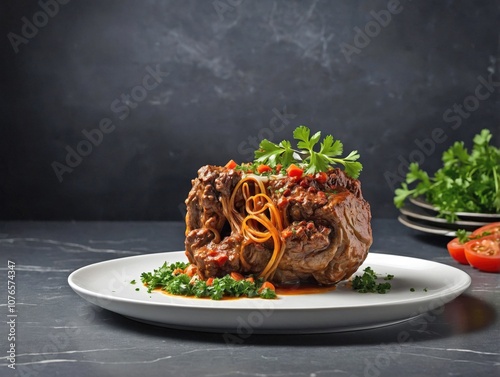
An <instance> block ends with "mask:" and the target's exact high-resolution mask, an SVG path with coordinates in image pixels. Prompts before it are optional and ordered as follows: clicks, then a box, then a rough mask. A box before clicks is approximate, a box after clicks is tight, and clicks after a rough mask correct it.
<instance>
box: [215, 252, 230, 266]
mask: <svg viewBox="0 0 500 377" xmlns="http://www.w3.org/2000/svg"><path fill="white" fill-rule="evenodd" d="M228 259H229V258H228V257H227V255H225V254H219V255H218V256H217V257H215V258H214V259H213V260H214V262H215V263H217V264H218V265H219V267H222V266H223V265H224V263H226V262H227V260H228Z"/></svg>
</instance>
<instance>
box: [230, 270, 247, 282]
mask: <svg viewBox="0 0 500 377" xmlns="http://www.w3.org/2000/svg"><path fill="white" fill-rule="evenodd" d="M231 277H232V278H233V279H234V280H236V281H240V280H244V279H245V277H244V276H243V275H242V274H240V273H239V272H234V271H233V272H231Z"/></svg>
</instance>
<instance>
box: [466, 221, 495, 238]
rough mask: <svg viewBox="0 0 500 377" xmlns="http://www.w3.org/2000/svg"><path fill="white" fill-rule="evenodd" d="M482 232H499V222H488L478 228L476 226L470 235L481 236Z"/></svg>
mask: <svg viewBox="0 0 500 377" xmlns="http://www.w3.org/2000/svg"><path fill="white" fill-rule="evenodd" d="M483 233H490V234H496V233H500V222H496V223H490V224H487V225H484V226H482V227H480V228H477V229H476V230H475V231H473V232H472V236H481V235H482V234H483Z"/></svg>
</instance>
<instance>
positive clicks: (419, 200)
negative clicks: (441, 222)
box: [409, 196, 500, 220]
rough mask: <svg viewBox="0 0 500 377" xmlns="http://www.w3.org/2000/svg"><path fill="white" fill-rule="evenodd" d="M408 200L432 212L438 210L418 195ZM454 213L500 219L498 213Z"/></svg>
mask: <svg viewBox="0 0 500 377" xmlns="http://www.w3.org/2000/svg"><path fill="white" fill-rule="evenodd" d="M409 200H410V202H411V203H413V204H415V205H416V206H418V207H421V208H425V209H430V210H432V211H434V212H439V210H438V209H437V208H436V207H435V206H434V205H432V204H431V203H429V202H428V201H426V200H425V199H424V198H422V197H420V196H419V197H417V198H413V197H410V198H409ZM456 215H457V216H463V217H474V218H477V217H479V218H484V219H486V218H491V219H498V220H500V213H480V212H457V213H456Z"/></svg>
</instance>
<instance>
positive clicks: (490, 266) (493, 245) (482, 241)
mask: <svg viewBox="0 0 500 377" xmlns="http://www.w3.org/2000/svg"><path fill="white" fill-rule="evenodd" d="M464 252H465V257H466V258H467V261H468V262H469V264H470V265H471V266H472V267H475V268H477V269H478V270H480V271H486V272H500V233H495V234H491V235H489V236H485V237H481V238H478V239H475V240H472V241H469V242H466V243H465V245H464Z"/></svg>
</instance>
